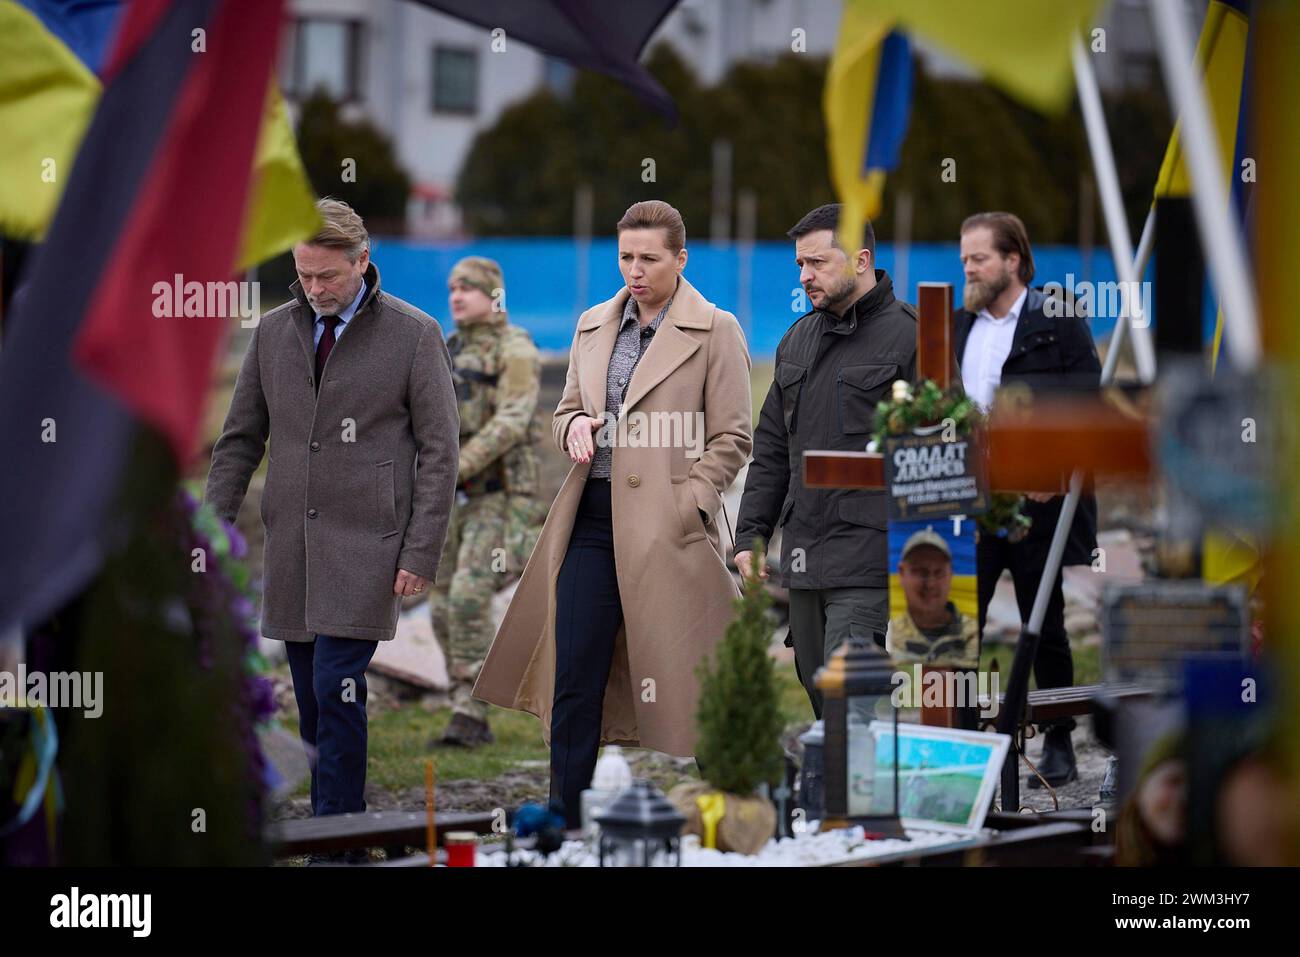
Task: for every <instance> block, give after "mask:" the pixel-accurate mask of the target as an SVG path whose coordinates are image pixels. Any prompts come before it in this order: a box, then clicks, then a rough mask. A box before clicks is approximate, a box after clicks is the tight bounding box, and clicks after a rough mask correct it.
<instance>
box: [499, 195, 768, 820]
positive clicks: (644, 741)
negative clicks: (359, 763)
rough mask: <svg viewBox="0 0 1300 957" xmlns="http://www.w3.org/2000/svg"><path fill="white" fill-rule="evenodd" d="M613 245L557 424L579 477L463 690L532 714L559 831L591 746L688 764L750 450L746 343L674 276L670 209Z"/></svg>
mask: <svg viewBox="0 0 1300 957" xmlns="http://www.w3.org/2000/svg"><path fill="white" fill-rule="evenodd" d="M618 241H619V269H620V271H621V272H622V274H623V279H624V283H625V286H624V288H623V289H621V290H620V291H619V293H618V295H616V296H614V298H612V299H610V300H609V301H607V302H603V303H601V304H600V305H597V306H594V307H592V308H591V309H588V310H587V311H586V312H584V313H583V314H582V316H581V317H580V318H579V320H578V327H577V330H576V332H575V333H574V337H573V346H572V348H571V349H570V352H569V372H568V378H567V380H566V382H565V386H564V395H563V397H562V398H561V399H560V404H559V406H558V407H557V408H556V410H555V416H554V419H553V422H552V427H553V431H554V435H555V441H556V444H557V445H558V446H559V448H560V451H561V452H564V453H565V454H567V455H568V456H569V458H570V459H571V460H572V461H573V462H574V465H573V468H572V469H571V470H570V471H569V475H568V478H567V479H566V480H565V482H564V485H563V486H562V487H561V488H560V492H559V495H557V496H556V499H555V502H554V504H553V505H552V507H551V511H550V514H549V516H548V518H547V521H546V524H545V526H544V527H543V529H542V533H541V537H540V538H539V539H538V542H537V545H536V547H535V548H534V549H533V553H532V556H531V558H530V559H529V561H528V566H527V567H526V568H525V569H524V573H523V577H522V578H521V579H520V582H519V586H518V588H517V589H516V591H515V594H514V597H513V599H512V600H511V602H510V607H509V609H508V610H507V612H506V615H505V619H504V620H503V621H502V623H501V627H500V629H499V630H498V631H497V635H496V639H495V640H494V641H493V643H492V648H491V650H490V651H489V652H488V655H487V658H486V660H485V661H484V663H483V667H482V669H481V671H480V672H479V676H478V680H477V682H476V684H475V686H474V695H475V697H477V698H481V699H483V700H485V701H489V702H491V703H493V704H496V705H500V706H501V707H504V708H513V709H517V710H522V711H528V712H530V713H532V714H535V715H537V716H538V717H539V718H540V719H541V721H542V729H543V736H544V737H545V738H546V740H547V741H548V742H549V743H550V746H551V798H552V800H558V801H560V802H561V803H562V804H563V805H564V809H565V814H566V817H567V818H568V822H569V824H570V826H577V824H578V819H579V811H580V809H579V806H578V801H579V795H580V793H581V792H582V790H583V789H585V788H587V787H588V786H589V784H590V781H591V775H592V771H593V770H594V767H595V762H596V753H597V751H598V749H599V746H600V745H601V744H621V745H632V746H640V747H647V748H654V749H656V750H659V751H664V752H666V753H669V754H675V755H681V756H690V755H692V754H693V753H694V749H695V709H696V703H697V701H696V698H697V694H698V682H697V680H696V676H695V669H696V666H697V664H698V663H699V662H700V660H701V658H702V657H704V656H705V655H706V654H707V653H709V652H710V651H711V650H712V649H713V646H714V645H715V644H716V643H717V642H718V640H719V639H720V638H721V637H722V634H723V632H724V631H725V630H726V627H727V624H728V623H729V622H730V621H731V619H732V617H733V614H734V609H733V607H732V600H733V599H734V598H735V597H736V596H737V594H738V590H737V588H736V585H735V583H734V581H733V580H732V577H731V574H730V573H729V572H728V570H727V566H726V563H725V560H724V557H723V556H724V555H725V554H726V553H725V552H724V551H723V548H724V546H725V547H729V544H728V543H724V542H722V541H720V538H719V531H718V529H719V525H721V524H728V523H726V522H724V521H723V520H722V519H723V514H722V509H723V499H722V496H723V493H724V492H725V491H726V490H727V488H728V487H729V486H730V485H731V483H732V481H733V480H734V479H735V477H736V475H737V473H738V472H739V471H740V469H741V468H742V467H743V466H744V465H745V463H746V462H747V461H748V458H749V452H750V448H751V446H752V441H753V440H752V434H751V426H752V418H751V409H750V401H751V399H750V384H749V368H750V361H749V352H748V350H747V349H746V347H745V340H744V336H743V335H742V333H741V331H740V326H739V324H738V323H737V322H736V318H735V316H733V315H732V314H731V313H729V312H725V311H724V310H722V309H719V308H717V307H716V306H714V305H713V303H711V302H709V301H708V300H706V299H705V298H704V297H703V296H701V295H700V293H699V292H698V291H696V289H695V288H694V287H693V286H692V285H691V284H690V283H689V282H687V281H686V279H685V278H684V277H683V276H682V269H683V267H684V266H685V265H686V249H685V228H684V226H683V225H682V220H681V216H680V215H679V214H678V212H677V210H675V209H673V207H671V206H669V205H668V204H667V203H662V202H659V201H653V200H652V201H648V202H643V203H637V204H635V205H634V206H632V207H631V208H630V209H629V210H628V211H627V213H626V214H625V215H624V216H623V218H622V219H621V220H620V221H619V224H618ZM620 409H621V410H622V414H621V415H620V414H619V412H620ZM607 411H608V415H606V412H607Z"/></svg>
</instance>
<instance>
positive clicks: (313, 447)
mask: <svg viewBox="0 0 1300 957" xmlns="http://www.w3.org/2000/svg"><path fill="white" fill-rule="evenodd" d="M311 450H312V451H313V452H319V451H320V443H319V442H313V443H312V444H311Z"/></svg>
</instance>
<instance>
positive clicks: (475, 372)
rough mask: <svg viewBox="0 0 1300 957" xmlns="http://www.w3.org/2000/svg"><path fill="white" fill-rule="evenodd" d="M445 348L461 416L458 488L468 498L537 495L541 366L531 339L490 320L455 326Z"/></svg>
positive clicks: (496, 318) (500, 317)
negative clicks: (492, 493) (495, 493)
mask: <svg viewBox="0 0 1300 957" xmlns="http://www.w3.org/2000/svg"><path fill="white" fill-rule="evenodd" d="M447 349H448V351H449V352H450V353H451V362H452V377H453V380H454V382H455V385H456V400H457V406H458V410H459V412H460V475H459V480H458V481H459V485H460V487H461V488H462V489H463V490H464V491H466V492H468V493H469V494H470V495H477V494H481V493H483V492H489V491H497V490H504V491H508V492H511V493H514V494H522V495H535V494H537V492H538V472H537V443H538V442H539V441H540V439H541V437H542V434H543V429H542V426H543V423H542V421H541V419H540V418H538V414H537V398H538V393H539V391H540V389H541V377H542V362H541V356H540V355H539V354H538V351H537V347H536V346H535V345H534V344H533V340H532V337H531V336H530V335H529V334H528V332H527V331H526V330H524V329H522V328H520V327H519V326H514V325H511V324H510V323H509V322H508V321H507V319H506V317H505V315H504V314H497V315H494V316H493V319H492V320H491V321H489V322H482V323H474V324H472V325H464V326H458V327H457V328H456V331H455V332H454V333H452V335H451V336H450V337H449V338H448V340H447Z"/></svg>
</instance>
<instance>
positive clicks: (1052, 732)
mask: <svg viewBox="0 0 1300 957" xmlns="http://www.w3.org/2000/svg"><path fill="white" fill-rule="evenodd" d="M1038 774H1041V775H1042V776H1043V778H1044V780H1046V781H1047V783H1048V784H1050V785H1051V786H1052V787H1054V788H1059V787H1060V786H1061V785H1062V784H1069V783H1070V782H1071V781H1073V780H1074V779H1075V778H1077V777H1078V776H1079V769H1078V767H1077V766H1076V764H1075V761H1074V745H1073V744H1072V743H1071V741H1070V729H1069V728H1068V727H1060V726H1057V727H1049V728H1048V729H1047V737H1046V740H1044V741H1043V757H1042V760H1040V761H1039V762H1038ZM1042 786H1043V782H1042V781H1040V780H1039V779H1038V775H1036V774H1031V775H1030V776H1029V787H1031V788H1041V787H1042Z"/></svg>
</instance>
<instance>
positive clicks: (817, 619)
mask: <svg viewBox="0 0 1300 957" xmlns="http://www.w3.org/2000/svg"><path fill="white" fill-rule="evenodd" d="M888 619H889V589H888V588H868V587H866V586H862V587H849V588H791V589H790V633H789V634H788V635H787V636H786V641H785V643H786V645H787V647H790V648H793V649H794V671H795V674H796V675H798V676H799V683H800V684H802V685H803V687H804V691H806V692H807V693H808V703H809V704H811V705H812V709H813V716H814V717H815V718H817V720H818V721H820V720H821V716H822V705H823V703H824V702H823V699H822V693H821V690H820V689H819V688H818V687H817V686H816V684H814V683H813V682H814V680H815V679H816V677H817V669H819V668H820V667H821V666H822V665H824V664H826V662H827V661H828V660H830V657H831V655H833V654H834V653H835V650H836V649H837V648H839V646H840V645H841V644H843V643H844V641H845V640H846V639H847V638H848V637H849V636H850V635H857V636H859V637H861V638H871V639H873V640H874V641H875V642H876V644H877V645H879V646H880V647H881V648H884V647H885V628H886V626H887V624H888Z"/></svg>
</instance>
